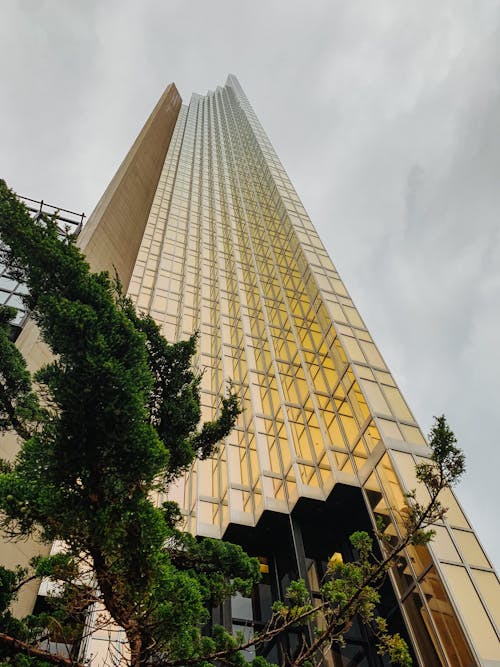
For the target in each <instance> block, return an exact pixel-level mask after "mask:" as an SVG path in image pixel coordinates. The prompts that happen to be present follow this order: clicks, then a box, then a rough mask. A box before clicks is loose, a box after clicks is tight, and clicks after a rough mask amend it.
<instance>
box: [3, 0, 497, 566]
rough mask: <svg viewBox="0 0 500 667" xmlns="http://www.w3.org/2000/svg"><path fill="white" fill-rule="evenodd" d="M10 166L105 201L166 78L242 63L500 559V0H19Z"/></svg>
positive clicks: (59, 194) (194, 84)
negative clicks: (449, 442) (452, 451)
mask: <svg viewBox="0 0 500 667" xmlns="http://www.w3.org/2000/svg"><path fill="white" fill-rule="evenodd" d="M1 4H2V8H1V9H2V19H1V22H0V62H1V63H2V68H1V74H0V123H1V128H2V131H1V135H0V177H2V178H4V179H6V180H7V182H8V183H9V184H10V185H11V186H12V187H14V189H16V190H17V191H18V192H19V193H22V194H24V195H27V196H30V197H33V198H43V199H44V200H45V201H47V202H49V203H54V204H57V205H59V206H61V207H64V208H69V209H73V210H76V211H78V212H81V211H84V212H85V213H86V214H87V215H88V214H90V212H91V211H92V209H93V207H94V205H95V204H96V203H97V200H98V199H99V197H100V195H101V194H102V192H103V190H104V189H105V187H106V185H107V183H108V182H109V180H110V179H111V177H112V175H113V173H114V171H115V170H116V168H117V166H118V165H119V163H120V161H121V159H122V158H123V156H124V155H125V153H126V152H127V150H128V148H129V147H130V145H131V143H132V141H133V139H134V138H135V136H136V135H137V133H138V131H139V129H140V127H141V126H142V124H143V122H144V120H145V119H146V117H147V115H148V114H149V112H150V111H151V109H152V108H153V106H154V104H155V103H156V101H157V99H158V98H159V96H160V94H161V93H162V91H163V89H164V88H165V86H166V85H167V84H168V83H169V82H170V81H175V83H176V84H177V87H178V88H179V91H180V93H181V95H182V97H183V99H184V100H185V101H186V102H188V101H189V96H190V94H191V92H193V91H196V92H199V93H205V92H206V91H207V90H208V89H213V88H215V86H217V85H218V84H223V83H224V81H225V78H226V75H227V74H228V73H229V72H232V73H234V74H236V75H237V76H238V77H239V79H240V82H241V84H242V86H243V88H244V89H245V91H246V93H247V95H248V97H249V99H250V101H251V103H252V104H253V106H254V109H255V111H256V112H257V114H258V116H259V118H260V120H261V121H262V124H263V126H264V128H265V129H266V131H267V132H268V134H269V136H270V138H271V141H272V142H273V144H274V147H275V148H276V150H277V152H278V155H279V156H280V157H281V159H282V161H283V163H284V165H285V167H286V168H287V170H288V172H289V175H290V177H291V180H292V182H293V183H294V185H295V187H296V189H297V191H298V193H299V195H300V196H301V198H302V200H303V202H304V204H305V207H306V209H307V210H308V212H309V214H310V216H311V218H312V220H313V222H314V224H315V225H316V227H317V229H318V231H319V234H320V236H321V237H322V239H323V241H324V242H325V244H326V246H327V248H328V250H329V252H330V254H331V256H332V259H333V261H334V263H335V264H336V265H337V268H338V269H339V271H340V273H341V275H342V277H343V279H344V281H345V283H346V285H347V287H348V289H349V290H350V292H351V294H352V296H353V298H354V301H355V303H356V305H357V306H358V308H359V310H360V312H361V314H362V316H363V317H364V319H365V321H366V322H367V325H368V327H369V329H370V331H371V333H372V335H373V336H374V338H375V341H376V342H377V344H378V346H379V347H380V349H381V352H382V354H383V355H384V357H385V359H386V361H387V362H388V365H389V367H390V368H391V370H392V371H393V373H394V375H395V377H396V380H397V382H398V383H399V384H400V386H401V388H402V390H403V393H404V394H405V396H406V398H407V399H408V402H409V404H410V406H411V407H412V409H413V411H414V412H415V414H416V416H417V418H418V420H419V421H420V424H421V426H422V427H423V429H424V430H425V431H426V432H427V431H428V428H429V426H430V424H431V421H432V416H433V415H435V414H441V413H443V412H444V413H445V414H446V415H447V417H448V419H449V422H450V424H451V426H452V428H453V429H454V430H455V432H456V434H457V436H458V438H459V442H460V445H461V446H462V447H463V449H464V450H465V453H466V455H467V464H468V471H467V474H466V477H465V479H464V481H463V483H462V484H461V485H460V488H459V491H458V495H459V498H460V499H461V500H462V502H463V504H464V506H465V510H466V512H467V513H468V515H469V517H470V518H471V520H472V522H473V524H474V526H475V528H476V529H477V532H478V534H479V537H480V539H481V540H482V542H483V544H484V545H485V547H486V548H487V550H488V552H489V554H490V556H491V557H492V558H493V559H494V561H495V562H496V564H497V567H498V566H499V565H500V535H499V533H500V530H499V518H498V516H499V511H500V506H499V505H500V503H499V482H498V475H499V470H500V454H499V451H500V438H499V432H498V429H497V428H495V426H494V423H495V421H498V420H499V419H500V354H499V345H498V338H497V336H498V330H499V328H500V312H499V303H500V299H499V297H500V225H499V213H500V78H499V71H500V30H499V27H500V3H499V2H489V1H488V0H471V1H470V2H469V1H467V2H466V1H463V0H430V1H427V0H418V1H416V2H400V0H393V1H384V0H377V2H373V1H372V0H366V1H364V2H357V1H356V0H344V1H343V2H340V1H337V0H324V1H323V0H314V1H312V0H309V1H308V2H293V1H291V0H281V1H279V2H278V1H273V0H265V1H260V2H259V1H258V0H253V1H248V2H239V1H237V0H227V1H225V2H223V1H217V0H211V1H208V0H200V1H194V0H193V1H186V0H180V1H178V2H175V1H170V0H157V1H154V0H142V1H139V0H135V1H131V0H86V1H85V2H76V1H73V2H70V1H68V0H59V1H51V0H45V1H44V0H18V1H17V2H16V1H13V0H2V3H1Z"/></svg>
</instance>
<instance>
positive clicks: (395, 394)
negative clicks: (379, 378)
mask: <svg viewBox="0 0 500 667" xmlns="http://www.w3.org/2000/svg"><path fill="white" fill-rule="evenodd" d="M384 394H385V395H386V397H387V399H388V401H389V403H390V406H391V408H392V409H393V411H394V414H395V415H396V417H397V418H398V419H402V420H403V421H410V422H412V421H413V417H412V416H411V413H410V411H409V410H408V406H407V405H406V403H405V401H404V399H403V397H402V396H401V394H400V392H399V390H398V389H396V387H384Z"/></svg>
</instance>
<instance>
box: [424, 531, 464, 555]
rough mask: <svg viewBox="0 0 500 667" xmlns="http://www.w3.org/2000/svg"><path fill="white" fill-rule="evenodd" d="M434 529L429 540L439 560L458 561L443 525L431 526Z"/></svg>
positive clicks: (456, 553)
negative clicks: (432, 535)
mask: <svg viewBox="0 0 500 667" xmlns="http://www.w3.org/2000/svg"><path fill="white" fill-rule="evenodd" d="M432 530H434V531H435V533H436V534H435V535H434V538H433V540H432V542H431V547H432V550H433V551H434V553H435V554H436V556H437V557H438V559H439V560H451V561H454V562H455V563H460V562H461V560H460V556H459V555H458V551H457V550H456V549H455V546H454V544H453V542H452V540H451V537H450V536H449V534H448V531H447V530H446V528H445V527H444V526H433V528H432Z"/></svg>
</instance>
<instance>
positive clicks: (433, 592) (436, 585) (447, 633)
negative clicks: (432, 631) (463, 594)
mask: <svg viewBox="0 0 500 667" xmlns="http://www.w3.org/2000/svg"><path fill="white" fill-rule="evenodd" d="M444 567H455V566H454V565H450V566H444ZM456 569H462V568H458V567H457V568H456ZM420 587H421V589H422V591H423V593H424V595H425V599H426V601H427V605H428V607H429V609H430V612H431V615H432V619H433V621H434V623H435V625H436V628H437V630H438V633H439V636H440V638H441V642H442V644H443V647H444V649H445V651H446V653H447V655H448V660H449V664H450V665H453V667H455V666H456V667H470V666H471V665H475V664H476V662H475V660H474V659H473V657H472V654H471V653H470V650H469V648H468V646H467V642H466V640H465V637H464V634H463V632H462V629H461V628H460V625H459V622H458V619H457V617H456V615H455V612H454V610H453V607H452V606H451V604H450V601H449V598H448V595H447V594H446V592H445V590H444V587H443V584H442V583H441V580H440V579H439V577H438V575H437V574H436V570H435V568H431V569H430V570H429V572H428V573H427V574H426V575H425V577H424V579H423V580H422V582H421V584H420Z"/></svg>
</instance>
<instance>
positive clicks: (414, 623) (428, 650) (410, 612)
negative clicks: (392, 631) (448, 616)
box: [403, 589, 447, 667]
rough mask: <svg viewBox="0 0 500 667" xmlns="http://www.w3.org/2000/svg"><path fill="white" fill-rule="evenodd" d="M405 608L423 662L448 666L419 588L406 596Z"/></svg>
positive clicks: (437, 666) (442, 666)
mask: <svg viewBox="0 0 500 667" xmlns="http://www.w3.org/2000/svg"><path fill="white" fill-rule="evenodd" d="M403 609H404V610H405V612H406V615H407V617H408V619H409V622H410V623H409V624H410V626H411V629H412V634H413V637H414V639H415V643H416V645H417V647H418V650H419V652H420V655H421V656H422V664H424V665H429V666H430V665H436V667H439V666H440V665H441V667H447V665H446V662H445V660H444V657H443V655H442V652H441V648H440V645H439V642H438V640H437V637H436V633H435V631H434V628H433V626H432V623H431V621H430V618H429V612H428V610H427V608H426V607H425V605H424V604H423V602H422V598H421V596H420V594H419V591H418V589H415V590H414V591H413V592H412V593H411V594H410V595H409V596H408V597H407V598H406V600H405V601H404V603H403Z"/></svg>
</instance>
